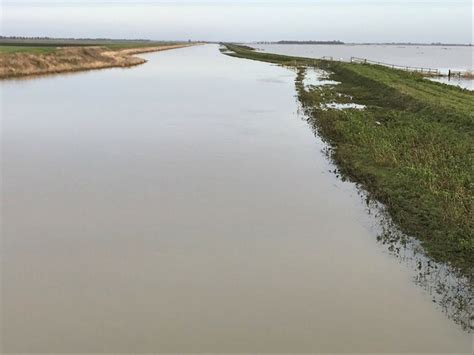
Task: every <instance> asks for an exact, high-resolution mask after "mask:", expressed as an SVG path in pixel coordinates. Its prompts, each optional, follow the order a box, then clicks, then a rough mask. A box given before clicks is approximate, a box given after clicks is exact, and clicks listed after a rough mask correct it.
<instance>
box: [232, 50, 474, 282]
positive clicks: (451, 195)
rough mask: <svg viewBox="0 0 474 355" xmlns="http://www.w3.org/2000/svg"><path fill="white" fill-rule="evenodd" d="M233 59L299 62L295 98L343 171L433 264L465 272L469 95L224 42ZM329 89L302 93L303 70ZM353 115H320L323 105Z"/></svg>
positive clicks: (473, 100)
mask: <svg viewBox="0 0 474 355" xmlns="http://www.w3.org/2000/svg"><path fill="white" fill-rule="evenodd" d="M227 48H228V49H229V50H231V51H233V53H230V54H229V55H232V56H234V57H240V58H247V59H254V60H259V61H266V62H271V63H278V64H283V65H292V66H295V65H296V66H298V67H299V68H300V69H299V74H298V78H297V80H296V86H297V91H298V96H299V99H300V101H301V103H302V105H303V107H304V108H305V109H306V111H307V112H308V114H309V116H310V121H311V122H312V124H313V125H314V127H315V128H316V129H317V130H318V132H319V133H320V134H321V135H322V137H323V138H324V139H326V141H328V142H329V143H330V145H331V146H332V148H333V149H332V152H333V154H332V156H333V159H334V160H335V162H336V163H337V164H338V166H339V168H340V169H341V171H342V173H344V174H345V175H346V176H347V177H349V178H351V179H352V180H353V181H356V182H358V183H360V184H361V185H363V187H364V188H365V189H366V190H367V191H368V192H369V193H370V194H371V196H372V197H374V198H376V199H377V200H379V201H381V202H383V203H384V204H385V205H386V207H387V210H388V212H389V213H390V215H391V217H392V219H393V220H394V221H395V222H396V223H397V224H398V226H400V228H401V229H402V230H403V231H404V232H406V233H407V234H409V235H412V236H414V237H416V238H417V239H419V240H420V241H421V242H422V245H423V247H424V248H425V250H426V252H427V254H428V255H429V256H430V257H432V258H433V259H435V260H437V261H441V262H446V263H450V264H451V265H452V266H454V267H458V268H460V269H461V270H462V271H463V272H464V273H465V275H468V276H472V271H473V267H474V238H473V231H474V218H473V214H472V207H473V204H472V202H473V194H472V192H473V190H472V187H473V159H472V158H473V151H472V149H473V147H474V140H473V135H474V94H473V93H472V92H469V91H467V90H462V89H459V88H457V87H453V86H448V85H445V84H440V83H435V82H431V81H429V80H426V79H425V78H423V77H422V76H420V75H419V74H413V73H407V72H403V71H399V70H394V69H390V68H386V67H382V66H376V65H366V64H351V63H341V62H329V61H320V60H314V59H309V58H299V57H290V56H282V55H275V54H268V53H261V52H256V51H253V50H251V49H249V48H245V47H241V46H235V45H227ZM305 66H306V67H307V66H316V67H318V68H322V69H325V70H327V71H329V72H331V73H332V74H331V77H330V79H332V80H336V81H338V82H340V84H339V85H337V86H336V87H327V86H325V87H319V88H314V89H312V90H305V89H304V87H303V84H302V79H303V77H304V70H305V69H304V67H305ZM334 101H337V102H344V101H346V102H356V103H359V104H364V105H367V108H366V109H365V110H363V111H359V110H331V109H329V110H327V109H326V110H324V109H322V108H321V104H324V103H329V102H334Z"/></svg>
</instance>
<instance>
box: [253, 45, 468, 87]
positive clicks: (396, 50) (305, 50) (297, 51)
mask: <svg viewBox="0 0 474 355" xmlns="http://www.w3.org/2000/svg"><path fill="white" fill-rule="evenodd" d="M252 46H253V47H254V48H256V49H258V50H261V51H264V52H269V53H276V54H284V55H291V56H299V57H307V58H322V57H332V58H333V59H334V60H342V61H350V59H351V57H359V58H364V59H369V60H373V61H377V62H383V63H387V64H394V65H400V66H411V67H421V68H432V69H438V70H439V71H440V72H441V73H444V74H447V73H448V71H449V70H452V71H461V72H472V71H473V70H474V62H473V58H474V47H472V46H442V45H440V46H435V45H432V46H431V45H430V46H427V45H425V46H423V45H362V44H345V45H322V44H319V45H312V44H309V45H308V44H305V45H298V44H253V45H252ZM437 81H440V82H443V83H446V84H450V85H456V86H460V87H462V88H465V89H468V90H474V88H473V80H470V79H459V78H456V77H452V78H451V79H450V80H448V79H447V78H442V79H438V80H437Z"/></svg>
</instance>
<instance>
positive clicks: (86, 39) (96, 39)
mask: <svg viewBox="0 0 474 355" xmlns="http://www.w3.org/2000/svg"><path fill="white" fill-rule="evenodd" d="M0 40H7V41H8V40H14V41H111V42H115V41H117V42H150V40H149V39H111V38H56V37H25V36H0Z"/></svg>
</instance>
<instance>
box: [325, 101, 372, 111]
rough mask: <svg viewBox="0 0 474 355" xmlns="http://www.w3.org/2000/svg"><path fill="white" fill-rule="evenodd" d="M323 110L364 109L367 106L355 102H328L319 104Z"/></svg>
mask: <svg viewBox="0 0 474 355" xmlns="http://www.w3.org/2000/svg"><path fill="white" fill-rule="evenodd" d="M320 107H321V108H322V109H323V110H350V109H353V110H364V109H365V108H366V107H367V106H365V105H360V104H356V103H339V102H330V103H327V104H321V106H320Z"/></svg>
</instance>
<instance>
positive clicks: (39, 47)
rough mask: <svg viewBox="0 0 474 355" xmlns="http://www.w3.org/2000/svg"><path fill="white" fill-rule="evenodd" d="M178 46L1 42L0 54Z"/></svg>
mask: <svg viewBox="0 0 474 355" xmlns="http://www.w3.org/2000/svg"><path fill="white" fill-rule="evenodd" d="M175 44H179V43H178V42H164V41H163V42H161V41H160V42H157V41H106V40H104V41H92V40H90V41H81V40H75V41H72V40H71V41H41V40H38V41H16V42H15V41H11V40H9V41H1V40H0V54H13V53H29V54H44V53H52V52H54V51H56V50H57V49H58V48H63V47H89V46H100V47H104V48H108V49H110V50H121V49H131V48H145V47H157V46H167V45H175Z"/></svg>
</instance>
